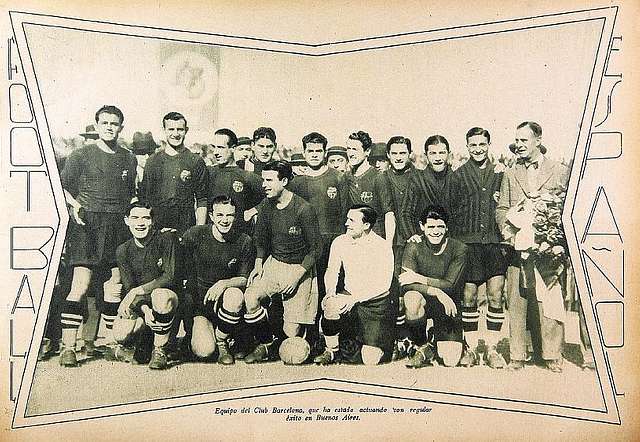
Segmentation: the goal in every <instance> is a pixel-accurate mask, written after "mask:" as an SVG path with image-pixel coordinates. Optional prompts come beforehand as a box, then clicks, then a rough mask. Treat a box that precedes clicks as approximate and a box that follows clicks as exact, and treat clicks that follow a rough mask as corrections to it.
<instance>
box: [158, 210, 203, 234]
mask: <svg viewBox="0 0 640 442" xmlns="http://www.w3.org/2000/svg"><path fill="white" fill-rule="evenodd" d="M153 224H154V226H155V228H156V229H158V230H160V229H162V228H165V227H166V228H171V229H176V230H177V231H178V235H182V234H183V233H184V232H186V231H187V229H189V228H190V227H192V226H195V225H196V214H195V209H194V208H193V207H180V206H157V207H154V208H153Z"/></svg>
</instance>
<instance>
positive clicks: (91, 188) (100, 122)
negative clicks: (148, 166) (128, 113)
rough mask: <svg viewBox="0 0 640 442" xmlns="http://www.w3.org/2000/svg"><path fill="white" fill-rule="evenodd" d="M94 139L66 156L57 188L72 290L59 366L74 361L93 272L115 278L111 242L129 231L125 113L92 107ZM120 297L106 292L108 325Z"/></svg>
mask: <svg viewBox="0 0 640 442" xmlns="http://www.w3.org/2000/svg"><path fill="white" fill-rule="evenodd" d="M95 120H96V129H97V131H98V139H97V140H96V141H95V144H87V145H85V146H83V147H81V148H79V149H77V150H75V151H74V152H72V153H71V154H70V155H69V157H68V158H67V160H66V162H65V165H64V169H63V170H62V174H61V178H62V187H63V189H64V194H65V198H66V200H67V205H68V206H69V208H70V212H71V217H70V218H71V220H70V223H69V229H68V239H67V253H68V260H69V264H70V266H71V267H73V276H72V282H71V289H70V290H69V294H68V295H67V297H66V300H65V302H64V305H63V306H62V309H61V323H62V344H63V348H62V350H61V352H60V365H62V366H66V367H73V366H76V365H77V357H76V353H75V350H74V348H75V345H76V339H77V333H78V328H79V327H80V324H81V323H82V305H81V302H82V301H83V299H84V298H85V296H86V293H87V290H88V288H89V283H90V282H91V275H92V272H94V271H95V270H99V269H101V268H109V269H112V279H114V280H118V279H119V276H118V273H117V266H116V253H115V252H116V247H118V245H119V244H121V243H122V242H124V241H125V240H126V239H127V238H128V236H129V233H128V232H127V228H126V226H125V225H124V223H123V221H122V220H123V218H124V214H125V213H126V211H127V206H128V205H129V203H130V201H131V199H132V198H133V196H134V193H135V178H136V159H135V157H134V156H133V155H131V154H130V153H129V152H128V151H126V150H125V149H123V148H121V147H120V146H118V143H117V140H118V135H119V134H120V132H121V131H122V127H123V123H124V116H123V114H122V111H121V110H120V109H118V108H117V107H115V106H103V107H101V108H100V109H98V111H97V112H96V115H95ZM119 302H120V299H119V297H117V296H115V294H114V296H106V297H105V299H104V307H103V314H102V316H103V320H104V321H105V323H106V326H107V329H111V325H112V324H113V320H114V318H115V316H116V313H117V309H118V303H119Z"/></svg>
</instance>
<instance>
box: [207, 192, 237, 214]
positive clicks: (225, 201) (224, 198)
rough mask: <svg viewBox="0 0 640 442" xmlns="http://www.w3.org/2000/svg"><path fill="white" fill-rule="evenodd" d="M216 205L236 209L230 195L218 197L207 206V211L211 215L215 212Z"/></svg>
mask: <svg viewBox="0 0 640 442" xmlns="http://www.w3.org/2000/svg"><path fill="white" fill-rule="evenodd" d="M216 204H231V205H232V206H233V207H236V205H235V203H234V202H233V200H232V199H231V197H229V196H228V195H216V196H215V197H213V199H211V201H210V202H209V203H208V204H207V211H208V212H209V213H211V212H213V206H215V205H216Z"/></svg>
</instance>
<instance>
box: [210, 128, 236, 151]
mask: <svg viewBox="0 0 640 442" xmlns="http://www.w3.org/2000/svg"><path fill="white" fill-rule="evenodd" d="M213 134H214V135H226V137H227V147H235V146H236V145H237V144H238V136H237V135H236V134H235V132H234V131H232V130H231V129H227V128H226V127H223V128H222V129H218V130H217V131H215V132H214V133H213Z"/></svg>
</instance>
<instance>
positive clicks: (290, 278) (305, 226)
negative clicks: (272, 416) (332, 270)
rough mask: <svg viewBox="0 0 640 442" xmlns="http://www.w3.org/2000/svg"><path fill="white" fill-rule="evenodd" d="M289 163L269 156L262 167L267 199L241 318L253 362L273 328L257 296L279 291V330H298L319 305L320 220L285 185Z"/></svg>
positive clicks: (311, 320) (261, 355)
mask: <svg viewBox="0 0 640 442" xmlns="http://www.w3.org/2000/svg"><path fill="white" fill-rule="evenodd" d="M291 176H292V171H291V166H290V165H289V164H288V163H286V162H284V161H273V162H271V163H269V164H267V165H266V166H265V168H264V169H263V171H262V180H263V184H262V186H263V188H264V189H265V192H266V195H267V200H266V201H264V203H263V204H262V205H261V206H260V211H259V212H258V219H257V222H256V229H255V241H256V248H257V256H256V261H255V267H254V269H253V270H252V271H251V274H250V275H249V287H247V291H246V292H245V296H244V298H245V306H246V310H247V312H246V314H245V315H244V320H245V322H246V323H247V325H248V326H249V327H250V328H251V329H252V331H253V334H254V336H255V337H256V339H257V341H258V343H259V344H258V346H257V347H256V348H255V349H254V350H253V352H252V353H251V354H249V355H247V357H246V358H245V362H246V363H248V364H250V363H255V362H262V361H265V360H266V359H267V356H268V353H269V351H268V350H269V344H271V343H272V342H273V330H272V327H271V325H270V324H269V322H268V318H267V311H266V310H265V308H264V307H263V306H262V305H260V302H261V301H262V300H263V299H265V298H268V297H272V296H273V295H276V294H282V298H283V307H284V317H283V320H284V325H283V331H284V333H285V334H286V335H287V336H289V337H293V336H297V335H298V334H299V333H300V329H301V326H302V325H312V324H314V322H315V319H316V312H317V310H318V287H317V281H316V261H317V257H318V254H319V249H320V244H319V233H318V220H317V217H316V213H315V211H314V210H313V207H312V206H311V205H310V204H309V203H307V202H306V201H305V200H304V199H303V198H301V197H299V196H298V195H295V194H294V193H292V192H291V191H290V190H288V189H286V186H287V185H288V184H289V182H290V181H291Z"/></svg>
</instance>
